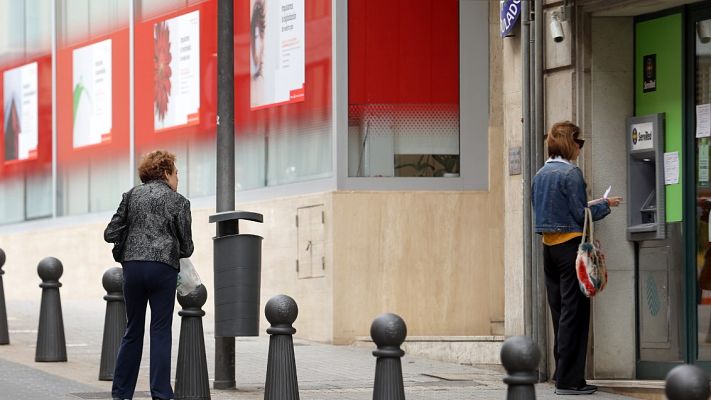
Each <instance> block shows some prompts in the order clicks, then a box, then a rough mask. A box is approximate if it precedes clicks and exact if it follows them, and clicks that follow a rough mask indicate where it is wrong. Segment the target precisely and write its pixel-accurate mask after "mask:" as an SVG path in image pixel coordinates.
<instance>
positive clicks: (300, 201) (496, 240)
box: [0, 185, 503, 343]
mask: <svg viewBox="0 0 711 400" xmlns="http://www.w3.org/2000/svg"><path fill="white" fill-rule="evenodd" d="M494 186H497V185H494ZM314 205H323V207H324V212H325V224H324V226H325V231H324V232H325V234H324V242H323V245H324V248H325V257H326V263H325V270H324V271H323V274H324V275H323V277H318V278H307V279H299V278H298V277H297V276H298V274H297V272H296V265H295V264H296V263H295V262H296V258H297V250H298V249H297V227H296V224H295V217H296V214H297V210H298V208H299V207H308V206H314ZM238 208H239V209H244V210H249V211H254V212H259V213H262V214H264V221H265V222H264V224H258V223H253V222H243V223H242V224H243V225H242V226H241V228H240V231H241V232H242V233H255V234H259V235H262V236H263V237H264V242H263V250H262V254H263V255H262V257H263V260H262V264H263V265H262V290H261V293H262V305H264V303H265V302H266V300H268V299H269V298H270V297H271V296H273V295H275V294H279V293H285V294H288V295H290V296H292V297H294V299H296V301H297V303H298V305H299V318H298V319H297V322H296V324H295V327H296V328H297V330H298V332H297V335H298V336H300V337H304V338H309V339H312V340H318V341H324V342H330V341H332V340H333V341H336V342H338V343H345V342H350V341H352V340H353V339H354V338H355V337H356V336H367V335H368V334H369V329H370V323H371V322H372V319H373V318H374V317H375V316H376V315H377V314H379V313H381V312H385V311H391V312H396V313H399V314H400V315H402V316H403V318H405V320H406V321H407V323H408V327H409V329H408V331H409V334H410V335H414V336H426V335H468V336H471V335H490V334H496V333H500V332H497V330H498V329H499V328H498V326H500V324H501V321H503V293H502V290H503V269H502V265H503V261H502V259H503V226H502V224H501V222H500V216H501V215H502V213H503V206H502V204H501V202H500V201H499V200H498V199H496V198H495V197H494V196H493V195H492V194H489V193H475V192H470V193H462V192H336V193H321V194H315V195H309V196H300V197H291V198H284V199H279V200H271V201H265V202H260V203H258V204H257V203H253V204H240V205H239V207H238ZM212 212H213V210H211V209H197V210H194V211H193V237H194V241H195V253H194V254H193V257H192V260H193V262H194V264H195V265H196V267H197V268H198V271H199V273H200V275H201V278H202V279H203V281H204V282H205V284H206V286H207V288H208V292H209V294H211V292H210V287H211V286H212V281H213V275H212V240H211V238H212V236H213V235H214V226H213V225H211V224H208V223H207V219H208V216H209V215H210V214H211V213H212ZM108 218H109V215H106V218H105V219H101V218H97V219H98V220H97V221H95V222H93V223H85V224H80V225H75V226H72V225H71V224H64V225H60V226H56V227H46V228H37V227H35V228H33V229H28V230H26V231H24V232H22V231H19V232H18V231H16V232H12V233H0V243H1V245H0V247H2V248H3V249H4V250H5V252H6V254H7V258H8V260H7V264H6V267H5V271H6V272H7V273H6V275H4V282H5V287H6V290H5V293H6V296H7V298H8V299H13V300H17V299H33V300H37V299H39V296H40V289H39V288H38V287H37V284H38V283H39V278H38V277H37V273H36V266H37V262H38V261H39V260H40V259H41V258H42V257H44V256H47V255H53V256H55V257H57V258H59V259H60V260H61V261H62V262H63V264H64V271H65V272H64V275H63V277H62V278H61V280H60V281H61V282H62V283H63V287H62V289H61V294H62V297H63V298H72V299H83V300H86V301H96V302H103V300H102V296H103V295H104V294H105V293H104V291H103V288H102V287H101V276H102V274H103V272H104V271H105V270H106V269H107V268H109V267H111V266H115V265H116V264H115V263H113V261H112V259H111V251H110V246H109V245H108V244H106V243H104V242H103V239H102V232H103V229H104V226H105V224H106V222H107V220H108ZM205 310H206V311H207V312H208V313H211V312H212V311H213V302H212V300H211V299H210V300H209V301H208V303H207V304H206V306H205ZM266 327H267V323H266V321H265V320H264V319H262V325H261V330H262V331H263V330H264V329H266Z"/></svg>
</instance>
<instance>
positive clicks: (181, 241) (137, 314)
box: [104, 150, 193, 399]
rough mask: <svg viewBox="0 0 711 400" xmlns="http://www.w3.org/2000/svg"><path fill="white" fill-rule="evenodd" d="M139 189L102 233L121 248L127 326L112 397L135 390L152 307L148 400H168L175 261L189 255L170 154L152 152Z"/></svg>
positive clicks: (184, 203) (186, 218)
mask: <svg viewBox="0 0 711 400" xmlns="http://www.w3.org/2000/svg"><path fill="white" fill-rule="evenodd" d="M138 175H139V177H140V178H141V182H143V184H142V185H139V186H136V187H135V188H133V189H131V190H129V191H128V192H127V193H124V194H123V198H122V200H121V204H119V207H118V210H116V213H115V214H114V216H113V217H112V218H111V222H109V225H108V226H107V227H106V230H105V231H104V240H106V241H107V242H109V243H119V244H121V243H120V242H123V243H122V246H123V248H122V249H121V251H120V252H118V253H119V254H116V253H115V254H114V256H115V257H116V258H117V260H116V261H119V262H121V265H122V267H123V280H124V283H123V295H124V299H125V302H126V317H127V320H128V324H127V326H126V332H125V333H124V336H123V339H122V340H121V347H120V348H119V352H118V358H117V360H116V369H115V370H114V379H113V387H112V389H111V393H112V396H113V398H114V399H131V398H133V393H134V390H135V388H136V380H137V379H138V371H139V366H140V364H141V355H142V351H143V331H144V324H145V317H146V305H147V304H150V306H151V327H150V330H151V334H150V335H151V356H150V357H151V364H150V388H151V396H152V397H153V399H172V398H173V389H172V387H171V385H170V353H171V344H172V335H171V333H172V332H171V326H172V322H173V308H174V306H175V287H176V283H177V278H178V270H179V269H180V259H181V258H186V257H190V255H191V254H192V253H193V240H192V231H191V226H190V225H191V223H192V217H191V215H190V202H189V201H188V200H187V199H186V198H185V197H183V196H182V195H181V194H179V193H178V192H177V190H178V169H177V168H176V167H175V154H173V153H170V152H168V151H164V150H156V151H153V152H150V153H148V154H146V155H145V156H144V157H143V159H142V160H141V163H140V165H139V167H138Z"/></svg>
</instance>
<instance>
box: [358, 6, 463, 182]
mask: <svg viewBox="0 0 711 400" xmlns="http://www.w3.org/2000/svg"><path fill="white" fill-rule="evenodd" d="M459 4H460V2H459V0H412V1H407V2H403V1H385V2H383V1H379V0H351V1H349V2H348V99H349V104H348V175H349V176H353V177H378V176H380V177H451V176H459V173H460V163H459V161H460V160H459V154H460V149H459V148H460V143H459V132H460V115H459V97H460V90H459V88H460V77H459V65H460V57H459V54H460V49H459V11H460V10H459Z"/></svg>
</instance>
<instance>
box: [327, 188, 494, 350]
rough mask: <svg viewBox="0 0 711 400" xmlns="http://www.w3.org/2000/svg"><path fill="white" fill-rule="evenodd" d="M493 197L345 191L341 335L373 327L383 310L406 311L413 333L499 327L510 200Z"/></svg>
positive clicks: (339, 275)
mask: <svg viewBox="0 0 711 400" xmlns="http://www.w3.org/2000/svg"><path fill="white" fill-rule="evenodd" d="M491 198H493V196H491V195H490V194H488V193H461V192H445V193H442V192H357V193H355V192H351V193H348V192H341V193H335V194H334V197H333V213H334V217H333V218H334V232H333V233H334V237H333V241H334V251H333V254H334V261H335V263H336V268H335V271H334V279H333V284H334V293H336V294H337V296H336V297H335V298H334V303H335V304H334V341H335V342H336V343H344V342H345V343H347V342H349V341H350V340H352V338H353V337H356V336H367V335H369V330H370V323H371V322H372V320H373V318H375V316H377V315H378V314H380V313H383V312H394V313H396V314H398V315H400V316H401V317H402V318H403V319H404V320H405V321H406V322H407V326H408V335H410V336H430V335H489V334H491V329H492V319H494V320H495V321H499V320H500V319H499V318H501V317H502V315H496V313H497V312H500V311H502V310H501V308H502V307H501V305H503V304H502V303H503V296H502V293H501V289H500V287H502V286H503V285H502V282H501V281H502V278H503V276H502V272H503V271H502V255H503V254H502V251H503V243H502V234H501V232H502V230H501V218H500V215H501V213H500V209H501V207H500V206H499V207H495V206H493V204H491V203H493V202H492V201H491ZM496 208H498V209H499V210H496ZM492 305H494V307H492ZM492 317H494V318H492Z"/></svg>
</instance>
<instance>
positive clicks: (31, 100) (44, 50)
mask: <svg viewBox="0 0 711 400" xmlns="http://www.w3.org/2000/svg"><path fill="white" fill-rule="evenodd" d="M30 14H31V16H30ZM50 14H51V13H50V10H49V9H47V8H46V7H41V6H40V5H39V4H37V3H36V2H31V1H23V0H18V1H12V2H0V15H3V16H6V17H7V18H6V19H5V21H6V23H5V24H3V27H2V28H3V30H2V31H0V36H2V35H4V40H0V101H1V102H2V103H1V104H2V106H1V107H0V199H1V200H0V224H5V223H12V222H20V221H23V220H27V219H35V218H42V217H48V216H51V215H52V82H51V77H52V73H51V66H52V58H51V41H50V39H51V33H50V31H49V30H48V29H47V27H48V26H50Z"/></svg>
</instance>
